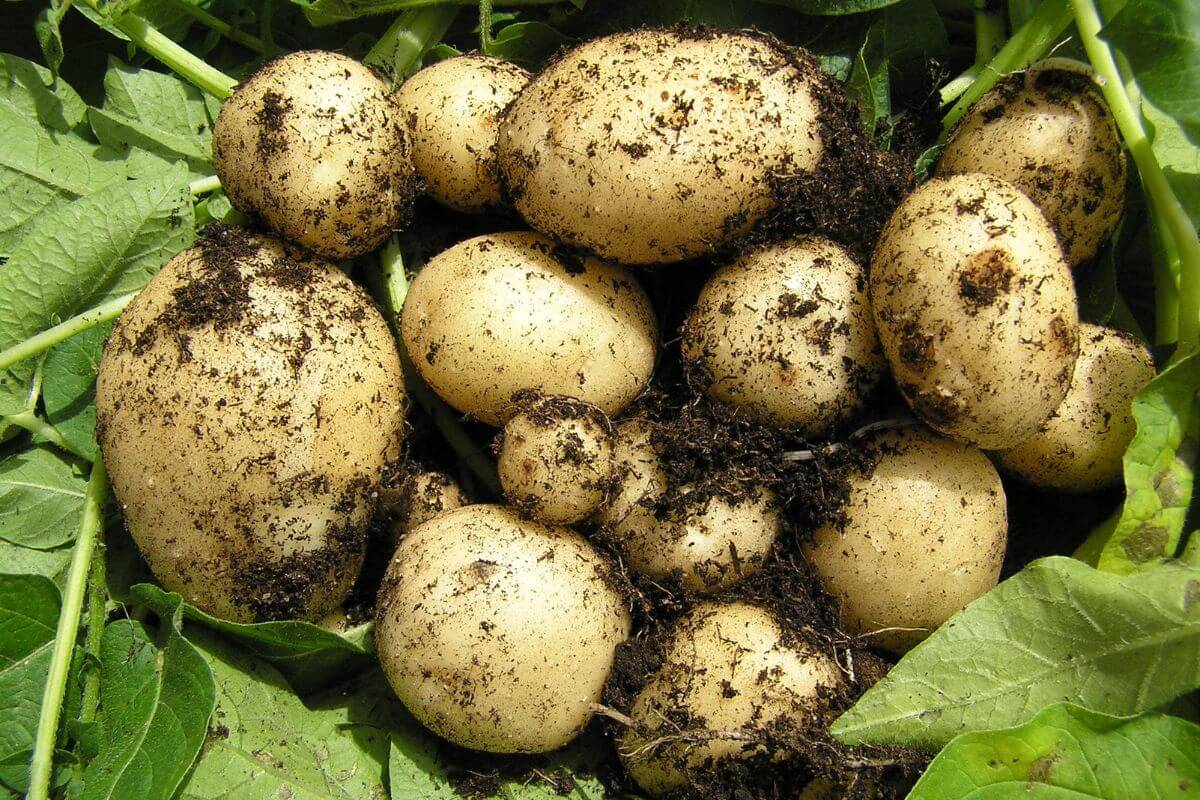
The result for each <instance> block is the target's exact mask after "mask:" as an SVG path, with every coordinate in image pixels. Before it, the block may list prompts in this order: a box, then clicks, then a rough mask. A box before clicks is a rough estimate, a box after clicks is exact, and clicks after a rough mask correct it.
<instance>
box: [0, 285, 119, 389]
mask: <svg viewBox="0 0 1200 800" xmlns="http://www.w3.org/2000/svg"><path fill="white" fill-rule="evenodd" d="M135 297H137V292H131V293H129V294H123V295H121V296H120V297H114V298H113V299H112V300H109V301H108V302H106V303H101V304H100V305H98V306H96V307H95V308H92V309H89V310H87V311H84V312H83V313H82V314H78V315H76V316H74V317H71V318H70V319H68V320H65V321H63V322H60V323H59V324H57V325H55V326H54V327H53V328H47V329H46V330H44V331H42V332H41V333H39V334H37V335H35V336H30V337H29V338H28V339H26V340H25V341H23V342H19V343H17V344H15V345H13V346H12V347H10V348H8V349H7V350H3V351H0V372H3V371H4V370H6V369H8V368H9V367H11V366H12V365H13V364H19V363H21V362H22V361H25V360H26V359H29V358H33V357H34V356H36V355H37V354H38V353H41V352H44V351H46V350H49V349H50V348H51V347H54V345H56V344H58V343H59V342H65V341H66V340H67V339H70V338H71V337H72V336H74V335H75V334H77V333H82V332H83V331H86V330H87V329H88V328H94V327H95V326H97V325H99V324H101V323H104V322H108V321H109V320H110V319H113V318H115V317H116V316H117V315H119V314H120V313H121V312H122V311H124V310H125V306H127V305H129V303H130V302H131V301H132V300H133V298H135Z"/></svg>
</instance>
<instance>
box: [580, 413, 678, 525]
mask: <svg viewBox="0 0 1200 800" xmlns="http://www.w3.org/2000/svg"><path fill="white" fill-rule="evenodd" d="M653 432H654V425H653V423H651V422H649V421H648V420H644V419H640V418H634V419H628V420H625V421H624V422H621V423H619V424H618V425H617V426H616V432H615V436H614V442H613V462H614V467H613V478H614V487H613V493H612V495H611V496H610V497H609V498H608V501H607V502H606V503H605V504H604V505H603V506H602V507H601V508H600V510H599V511H598V512H597V513H596V521H597V522H599V523H600V524H601V525H605V526H607V527H609V528H618V527H621V526H624V525H634V524H640V522H639V521H638V520H639V518H644V516H643V515H645V514H649V515H650V517H651V518H653V507H654V502H655V501H656V500H657V499H658V498H659V497H661V496H662V494H663V493H664V492H666V490H667V475H666V473H665V472H663V468H662V462H661V460H660V459H659V457H658V453H657V451H655V449H654V444H653V443H652V442H651V440H650V437H651V436H652V434H653Z"/></svg>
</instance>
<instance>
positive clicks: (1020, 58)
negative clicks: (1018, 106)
mask: <svg viewBox="0 0 1200 800" xmlns="http://www.w3.org/2000/svg"><path fill="white" fill-rule="evenodd" d="M1070 24H1071V8H1070V6H1069V5H1068V2H1067V0H1046V1H1045V2H1044V3H1042V5H1041V6H1039V7H1038V10H1037V13H1035V14H1034V15H1033V16H1032V17H1030V18H1029V21H1028V22H1026V23H1025V24H1024V25H1022V26H1021V27H1020V28H1018V29H1017V31H1016V33H1014V34H1013V35H1012V38H1010V39H1009V40H1008V41H1007V42H1005V43H1004V46H1003V47H1001V48H1000V51H999V52H998V53H996V55H995V56H993V57H992V59H991V60H990V61H988V63H987V66H986V67H984V68H983V69H982V70H981V71H980V73H979V77H978V78H976V79H975V82H974V83H972V84H971V85H970V86H969V87H967V89H966V90H965V91H964V92H963V93H962V94H961V95H960V96H959V98H958V102H956V103H955V104H954V105H953V106H952V107H951V108H950V110H949V111H948V112H947V113H946V116H945V118H944V119H943V120H942V136H941V140H942V141H945V140H946V139H947V138H948V137H949V136H950V132H951V131H952V130H954V126H955V125H957V124H958V121H959V120H961V119H962V118H963V117H964V116H965V115H966V113H967V111H969V110H970V108H971V106H973V105H975V103H976V101H978V100H979V98H981V97H983V96H984V95H985V94H986V93H987V92H988V90H989V89H991V88H992V87H993V86H995V85H996V82H997V81H998V80H1000V78H1001V77H1003V76H1004V75H1007V74H1008V73H1010V72H1014V71H1016V70H1019V69H1024V68H1025V67H1027V66H1029V65H1030V64H1032V63H1033V62H1034V61H1037V60H1038V59H1039V58H1041V57H1042V56H1044V55H1045V54H1046V53H1048V52H1049V51H1050V48H1051V47H1052V46H1053V45H1054V42H1055V41H1056V40H1057V39H1058V37H1059V36H1061V35H1062V33H1063V31H1065V30H1066V29H1067V26H1068V25H1070Z"/></svg>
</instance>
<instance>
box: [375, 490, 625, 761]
mask: <svg viewBox="0 0 1200 800" xmlns="http://www.w3.org/2000/svg"><path fill="white" fill-rule="evenodd" d="M610 578H611V571H610V565H609V564H608V563H607V562H606V561H605V560H604V558H603V557H602V556H601V555H600V554H599V553H598V552H597V551H596V550H595V549H593V548H592V546H591V545H590V544H588V542H587V541H586V540H585V539H584V538H583V537H582V536H580V535H578V534H577V533H575V532H573V531H571V530H570V529H568V528H558V527H547V526H545V525H540V524H538V523H535V522H529V521H525V520H522V519H521V518H520V517H518V516H517V515H516V513H515V512H513V511H512V510H511V509H507V508H502V507H500V506H493V505H473V506H466V507H464V508H459V509H455V510H454V511H451V512H449V513H447V514H443V515H441V516H439V517H436V518H435V519H433V520H430V521H429V522H427V523H425V524H424V525H421V526H420V527H418V528H417V529H416V530H415V531H413V532H412V533H411V534H409V535H408V536H407V537H405V538H404V540H403V541H402V542H401V543H400V547H399V548H398V549H397V550H396V555H395V556H394V557H393V559H392V562H391V564H390V565H389V566H388V572H387V576H386V577H385V578H384V584H383V587H382V588H381V589H380V594H379V605H378V608H377V611H376V648H377V649H378V651H379V659H380V663H381V664H382V665H383V671H384V673H385V674H386V675H387V678H388V681H389V682H390V683H391V685H392V688H393V689H394V690H395V691H396V694H397V695H398V696H399V697H400V700H401V701H402V702H403V703H404V705H405V706H407V708H408V710H409V711H411V712H412V714H413V716H415V717H416V718H417V719H418V720H420V721H421V723H422V724H424V725H425V726H427V727H428V728H429V729H430V730H432V731H433V732H434V733H436V734H438V735H439V736H442V737H444V738H446V739H449V740H450V741H452V742H454V743H456V744H459V745H462V746H463V747H469V748H472V749H475V750H486V751H488V752H494V753H541V752H546V751H549V750H554V749H556V748H559V747H562V746H563V745H565V744H567V742H569V741H570V740H571V739H573V738H574V737H575V736H576V734H578V733H579V731H580V730H582V729H583V727H584V725H586V724H587V722H588V720H589V719H590V718H591V716H592V710H591V705H592V704H593V703H597V702H599V700H600V693H601V690H602V689H603V687H604V683H605V681H606V680H607V679H608V674H609V671H610V669H611V667H612V661H613V654H614V651H615V648H616V646H617V645H618V644H619V643H620V642H622V641H623V640H624V639H625V638H626V637H627V636H628V635H629V628H630V618H629V613H628V611H627V610H626V607H625V603H624V600H623V598H622V597H621V595H620V593H619V592H617V591H616V590H615V589H614V588H613V584H612V583H611V582H610Z"/></svg>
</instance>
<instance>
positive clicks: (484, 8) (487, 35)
mask: <svg viewBox="0 0 1200 800" xmlns="http://www.w3.org/2000/svg"><path fill="white" fill-rule="evenodd" d="M479 50H480V51H481V52H483V53H484V54H486V55H490V54H491V51H492V0H479Z"/></svg>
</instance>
